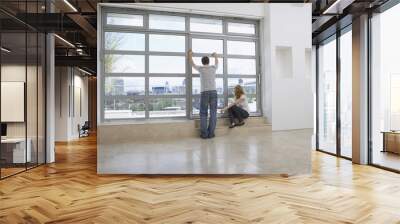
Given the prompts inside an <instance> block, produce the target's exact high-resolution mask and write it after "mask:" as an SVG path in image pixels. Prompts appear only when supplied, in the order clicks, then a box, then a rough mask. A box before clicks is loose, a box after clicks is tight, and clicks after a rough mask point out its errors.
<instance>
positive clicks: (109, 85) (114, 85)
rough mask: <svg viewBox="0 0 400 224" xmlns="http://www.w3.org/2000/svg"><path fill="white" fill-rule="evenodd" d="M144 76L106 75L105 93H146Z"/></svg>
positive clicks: (110, 94)
mask: <svg viewBox="0 0 400 224" xmlns="http://www.w3.org/2000/svg"><path fill="white" fill-rule="evenodd" d="M144 92H145V79H144V77H106V78H105V84H104V93H105V95H106V96H138V95H144Z"/></svg>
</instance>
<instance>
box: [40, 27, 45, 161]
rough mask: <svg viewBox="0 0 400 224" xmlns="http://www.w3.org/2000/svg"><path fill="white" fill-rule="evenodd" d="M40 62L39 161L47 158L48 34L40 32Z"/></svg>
mask: <svg viewBox="0 0 400 224" xmlns="http://www.w3.org/2000/svg"><path fill="white" fill-rule="evenodd" d="M38 48H39V55H38V57H39V64H38V90H39V91H38V95H39V97H38V115H39V116H38V121H39V122H38V125H39V127H38V163H39V164H43V163H45V159H46V147H45V145H46V138H45V137H46V113H45V111H46V103H45V101H46V74H45V67H46V35H45V34H39V45H38Z"/></svg>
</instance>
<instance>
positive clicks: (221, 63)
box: [192, 57, 224, 74]
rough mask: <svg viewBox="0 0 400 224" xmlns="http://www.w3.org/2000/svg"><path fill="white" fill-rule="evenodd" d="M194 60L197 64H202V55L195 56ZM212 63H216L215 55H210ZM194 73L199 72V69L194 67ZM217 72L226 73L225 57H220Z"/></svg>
mask: <svg viewBox="0 0 400 224" xmlns="http://www.w3.org/2000/svg"><path fill="white" fill-rule="evenodd" d="M193 61H194V63H195V64H196V65H202V64H201V57H193ZM210 65H215V60H214V58H213V57H210ZM192 74H199V72H198V71H197V70H195V69H194V68H192ZM216 74H224V59H223V58H218V69H217V71H216Z"/></svg>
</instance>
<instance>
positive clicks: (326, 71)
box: [317, 39, 336, 153]
mask: <svg viewBox="0 0 400 224" xmlns="http://www.w3.org/2000/svg"><path fill="white" fill-rule="evenodd" d="M317 63H318V64H319V71H318V90H319V92H318V98H319V99H318V105H319V108H318V112H319V113H318V118H319V123H318V137H319V138H318V144H319V149H321V150H324V151H327V152H330V153H336V39H333V40H330V41H329V42H327V43H324V44H322V45H320V46H319V48H318V62H317Z"/></svg>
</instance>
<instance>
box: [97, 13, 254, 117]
mask: <svg viewBox="0 0 400 224" xmlns="http://www.w3.org/2000/svg"><path fill="white" fill-rule="evenodd" d="M102 33H103V36H102V39H103V41H102V42H103V46H102V48H103V49H102V51H101V52H102V55H103V63H102V69H103V72H102V74H103V75H102V77H101V83H102V84H101V87H102V88H103V89H102V91H101V92H102V95H103V97H102V98H103V100H102V102H101V103H102V108H103V109H102V111H101V113H102V114H101V116H102V120H105V121H111V120H116V119H138V118H139V119H140V118H142V119H143V118H161V117H187V118H191V117H196V116H198V114H199V108H200V78H199V74H198V72H197V71H195V70H193V69H192V68H191V67H190V65H189V60H188V58H187V51H188V50H189V49H192V50H193V59H194V62H195V63H196V64H198V65H200V64H201V62H200V59H201V57H202V56H209V57H210V55H211V54H212V53H213V52H216V53H217V55H218V59H219V67H218V70H217V79H216V86H217V92H218V108H223V107H224V106H225V105H227V104H228V102H229V101H230V100H232V98H233V88H234V86H235V85H237V84H240V85H242V86H243V87H244V89H245V90H246V94H247V96H248V101H249V102H248V103H249V107H250V112H251V115H253V116H255V115H260V114H261V105H260V102H261V100H260V94H259V92H260V85H259V83H260V82H259V74H260V72H259V71H260V66H259V55H258V41H259V39H258V21H255V20H241V19H240V20H239V19H234V18H225V17H213V16H202V15H195V14H181V13H173V14H169V13H165V12H156V11H148V10H135V9H117V8H107V7H106V8H103V12H102ZM210 64H214V59H213V58H212V57H210Z"/></svg>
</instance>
